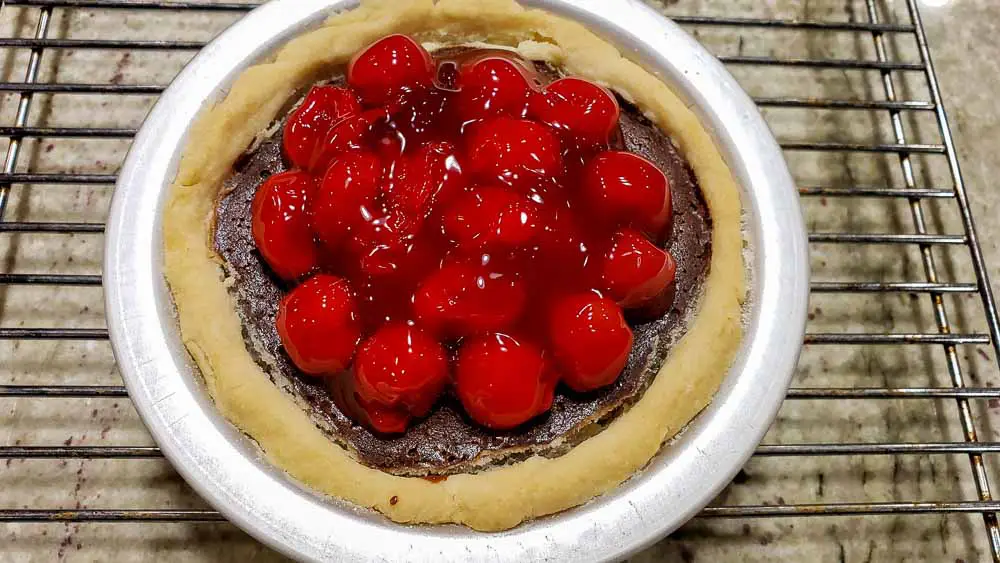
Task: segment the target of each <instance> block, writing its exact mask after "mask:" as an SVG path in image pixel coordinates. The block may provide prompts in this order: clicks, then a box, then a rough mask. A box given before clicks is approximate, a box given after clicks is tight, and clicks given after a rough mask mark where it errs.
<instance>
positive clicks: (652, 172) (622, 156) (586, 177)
mask: <svg viewBox="0 0 1000 563" xmlns="http://www.w3.org/2000/svg"><path fill="white" fill-rule="evenodd" d="M582 192H583V197H584V199H585V201H586V203H587V206H588V207H589V208H590V209H591V211H592V213H593V214H594V215H595V216H597V217H602V218H607V219H608V220H609V221H613V222H614V223H615V224H618V225H622V224H631V225H634V226H635V227H637V228H639V229H641V230H644V231H647V232H649V233H650V234H652V235H653V236H654V237H657V236H659V235H660V234H661V233H662V232H663V231H664V230H665V227H666V226H667V224H668V223H669V222H670V217H671V214H672V209H671V198H670V186H669V183H668V181H667V176H666V175H665V174H664V173H663V172H662V171H661V170H660V169H659V168H657V167H656V165H655V164H653V163H652V162H650V161H648V160H646V159H645V158H643V157H641V156H639V155H637V154H632V153H630V152H624V151H607V152H603V153H601V154H599V155H597V156H596V157H594V158H593V159H592V160H591V161H590V162H589V163H588V164H587V166H586V168H585V169H584V174H583V182H582Z"/></svg>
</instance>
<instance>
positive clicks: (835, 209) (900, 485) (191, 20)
mask: <svg viewBox="0 0 1000 563" xmlns="http://www.w3.org/2000/svg"><path fill="white" fill-rule="evenodd" d="M205 3H211V2H205ZM919 3H920V6H921V14H922V16H923V18H924V22H925V24H926V30H927V34H928V37H929V42H930V47H931V51H932V55H933V58H934V63H935V65H936V67H937V71H938V76H939V78H940V82H941V90H942V93H943V97H944V101H945V105H946V107H947V109H948V113H949V117H950V120H951V125H952V128H953V132H954V135H955V143H956V148H957V151H958V155H959V158H960V160H961V164H962V170H963V172H964V175H965V180H966V183H967V186H968V191H969V197H970V199H971V202H972V207H973V210H974V213H975V216H976V218H977V220H978V225H979V233H980V235H981V239H982V244H983V250H984V252H985V256H986V260H987V262H988V264H989V265H990V266H989V270H990V274H991V276H992V278H993V284H994V290H995V291H996V290H1000V283H998V282H1000V246H998V241H1000V221H997V217H998V215H1000V193H998V192H997V191H996V189H995V186H994V185H993V184H994V178H995V177H996V176H997V175H998V173H1000V164H998V159H997V158H996V157H995V154H996V152H997V150H998V147H1000V104H998V103H997V101H996V97H995V95H994V93H993V90H994V88H993V83H994V82H996V80H997V79H998V78H1000V69H998V66H997V65H998V63H997V61H998V60H1000V45H998V43H997V42H996V41H995V35H994V32H996V31H998V30H997V26H998V23H997V22H1000V4H997V3H996V2H992V1H990V0H952V1H948V0H920V2H919ZM656 4H657V6H658V7H660V8H661V9H663V10H665V11H666V12H667V13H668V14H675V15H715V16H723V15H724V16H738V17H748V18H768V19H782V20H817V21H867V18H868V14H867V10H866V8H865V2H864V1H863V0H812V1H801V2H799V1H792V0H668V1H666V2H662V3H656ZM877 5H878V14H879V17H880V18H881V20H882V21H886V22H898V23H908V22H909V21H910V19H909V15H908V13H907V9H906V2H905V1H903V0H879V1H878V2H877ZM38 13H39V12H38V9H37V8H26V7H17V6H10V5H5V6H3V7H2V8H0V38H10V37H31V36H32V35H33V34H34V32H35V26H36V22H37V19H38ZM238 15H239V14H238V13H236V12H227V11H213V12H209V11H187V12H184V13H177V12H169V11H162V10H137V11H132V10H113V9H99V8H80V9H63V8H58V9H56V10H55V11H54V12H53V16H52V20H51V24H50V27H49V34H48V36H49V37H50V38H73V39H142V40H147V41H152V40H172V41H179V40H183V41H195V42H199V41H205V40H207V39H209V38H211V37H212V36H213V35H214V34H216V33H218V32H219V31H220V30H222V29H223V28H224V27H225V26H226V25H227V24H228V23H229V22H232V21H233V20H235V19H236V18H237V17H238ZM689 29H690V30H691V31H692V32H693V33H695V34H696V35H697V37H698V38H699V39H700V40H702V41H703V42H704V43H705V44H706V45H707V46H708V47H709V48H710V49H711V50H712V51H713V52H715V53H717V54H719V55H724V56H751V57H752V56H774V57H780V58H807V59H856V58H859V57H860V58H865V59H869V60H871V59H874V58H875V50H874V46H873V45H874V44H873V41H872V36H871V35H870V34H868V33H852V32H815V31H806V30H801V29H797V30H796V29H791V30H789V29H785V30H781V29H765V28H760V27H754V28H744V27H732V26H705V25H701V26H690V27H689ZM887 40H888V50H889V54H890V57H891V58H892V59H893V60H898V61H904V62H919V60H920V59H919V53H918V51H917V45H916V42H915V41H914V39H913V36H912V35H911V34H908V33H899V34H888V35H887ZM2 45H8V43H2V44H0V55H2V59H0V73H2V75H3V78H2V80H3V81H4V82H20V81H23V79H24V76H25V66H26V63H27V60H28V51H27V49H23V48H11V47H4V46H2ZM192 53H193V51H192V50H190V49H170V50H165V49H147V50H133V51H124V50H116V49H83V48H67V49H60V50H56V49H46V50H45V52H44V55H43V56H42V59H41V67H40V74H39V77H38V80H39V81H40V82H58V83H103V84H119V85H147V84H161V85H162V84H166V83H167V82H169V80H170V78H171V77H172V76H173V75H174V74H176V72H177V71H178V70H179V69H180V68H181V67H182V66H183V64H184V62H186V61H187V60H188V59H189V58H190V56H191V54H192ZM731 69H732V71H733V73H734V75H735V76H736V77H737V79H738V80H739V81H740V82H741V83H742V84H743V85H744V87H745V88H746V89H747V90H748V91H749V92H750V93H751V94H752V95H754V96H757V97H761V98H767V97H778V96H795V97H803V98H804V97H814V98H834V99H861V100H882V99H884V93H883V89H882V88H883V86H882V83H881V79H880V76H879V74H878V72H872V71H864V70H844V69H837V68H834V69H816V68H804V67H803V68H789V67H778V66H761V65H748V64H734V65H732V66H731ZM893 74H894V79H895V80H896V87H897V89H898V91H899V95H900V97H902V98H905V99H912V100H924V101H926V100H929V99H930V94H929V92H928V88H927V83H926V81H925V80H924V77H923V75H922V74H921V73H920V72H912V71H900V72H895V73H893ZM0 90H3V91H2V92H0V127H5V126H11V125H13V124H14V119H15V114H16V109H17V105H18V100H19V96H18V94H17V93H13V92H10V89H9V88H8V89H0ZM154 101H155V96H152V95H148V94H144V93H142V92H139V91H134V92H133V93H132V94H129V95H127V96H111V95H107V94H101V93H90V94H74V95H69V94H37V95H36V96H35V99H34V101H33V103H32V106H31V111H30V113H29V119H28V125H29V126H35V127H98V128H134V127H137V126H138V125H139V124H140V123H141V120H142V116H143V115H145V113H146V112H147V111H148V109H149V107H150V106H151V104H152V103H153V102H154ZM764 112H765V115H766V117H767V119H768V121H769V123H770V124H771V126H772V127H773V129H774V131H775V133H776V135H777V136H778V137H779V139H780V140H781V141H783V142H786V143H796V142H842V143H861V144H872V143H892V142H894V138H893V132H892V129H891V122H890V119H889V114H888V112H886V111H884V110H878V111H846V110H818V109H788V108H767V109H765V110H764ZM903 127H904V131H905V133H906V136H907V141H908V142H909V143H913V144H917V143H919V144H929V145H936V144H939V143H941V142H942V141H941V137H940V134H939V132H938V129H937V126H936V121H935V117H934V114H933V113H932V112H922V111H913V112H906V114H905V118H904V120H903ZM8 143H9V139H8V138H0V150H2V151H6V149H7V145H8ZM127 149H128V139H127V138H121V136H120V135H111V136H108V137H107V138H102V139H93V138H88V139H75V138H68V137H57V136H50V137H47V138H34V137H32V138H28V139H27V140H26V142H25V144H24V146H23V148H22V152H21V155H20V157H19V158H18V160H17V167H16V170H17V172H19V173H53V172H71V173H77V174H112V173H114V172H115V171H116V169H117V167H118V166H119V165H120V163H121V160H122V158H123V156H124V154H125V152H126V151H127ZM787 155H788V160H789V164H790V166H791V168H792V171H793V173H794V175H795V177H796V180H797V181H798V182H799V184H800V185H801V186H803V187H808V186H841V187H847V186H886V185H889V186H893V187H904V183H903V176H902V174H901V172H900V166H899V160H898V158H897V156H896V155H894V154H873V153H866V152H851V153H843V152H829V151H805V150H789V151H788V152H787ZM913 165H914V169H915V177H916V184H917V186H918V187H921V188H939V189H945V190H947V189H950V188H951V187H952V185H953V182H952V179H951V176H950V174H949V170H948V167H947V160H946V159H945V158H944V157H943V156H941V155H935V154H927V155H917V156H914V158H913ZM34 180H37V183H30V184H29V183H24V184H15V185H14V186H13V187H12V189H11V191H10V201H9V203H8V205H7V209H6V212H5V213H4V215H3V216H2V217H0V219H2V220H4V221H7V222H18V221H44V222H63V221H68V222H101V221H103V220H104V218H105V215H106V212H107V206H108V203H109V201H110V195H111V188H110V186H108V185H106V184H104V185H102V184H100V183H97V181H98V180H101V178H94V179H93V180H94V181H95V183H93V184H85V185H65V184H57V183H51V184H49V183H44V182H45V179H44V178H36V179H34ZM34 180H33V181H34ZM803 206H804V209H805V213H806V218H807V221H808V224H809V227H810V230H811V231H813V232H864V233H912V232H914V228H913V223H912V218H911V210H910V207H909V204H908V203H907V201H906V200H899V199H884V198H883V199H878V198H843V197H806V198H804V199H803ZM923 211H924V213H925V214H926V217H927V224H928V230H929V232H931V233H945V234H961V233H962V232H963V231H962V224H961V222H960V216H959V214H958V213H957V207H956V205H955V202H954V200H953V199H950V198H940V199H925V200H924V202H923ZM102 242H103V240H102V237H101V236H100V235H99V234H86V233H77V234H61V235H53V234H30V233H25V234H19V235H15V234H11V233H4V232H2V231H0V275H3V274H10V273H13V274H80V275H95V274H99V273H100V260H101V246H102ZM811 251H812V252H811V256H812V267H813V274H814V279H815V280H816V281H820V282H851V281H866V282H873V281H874V282H879V281H904V280H905V281H926V278H925V277H924V271H923V267H922V263H921V256H920V253H919V249H918V248H917V247H916V246H914V245H906V244H895V245H842V244H822V243H818V244H814V245H812V247H811ZM933 256H934V259H935V261H936V265H937V267H938V270H939V277H940V281H942V282H974V281H975V275H974V273H973V271H972V269H971V261H970V259H969V253H968V250H967V249H966V247H964V246H962V245H952V246H938V247H935V248H934V250H933ZM944 304H945V306H946V308H947V312H948V315H949V318H950V321H951V322H952V323H953V325H954V327H953V328H954V331H955V332H959V333H985V332H986V323H985V317H984V314H983V310H982V305H981V302H980V301H979V299H978V296H977V295H976V294H975V293H956V294H949V295H946V296H945V297H944ZM103 313H104V311H103V303H102V299H101V290H100V287H99V286H94V285H82V286H67V285H43V286H35V285H30V286H29V285H24V284H4V283H3V281H2V278H0V329H6V328H23V327H93V328H101V327H103V326H104V320H103ZM809 331H810V332H812V333H838V332H851V331H854V332H862V331H867V332H873V331H881V332H897V333H902V332H924V333H933V332H936V326H935V324H934V314H933V309H932V306H931V301H930V298H929V297H928V296H927V295H926V294H909V293H906V292H894V293H871V294H862V295H847V294H843V293H817V294H815V295H814V296H813V299H812V302H811V305H810V324H809ZM957 357H958V361H959V365H960V367H961V369H962V372H963V374H964V376H965V378H966V382H967V384H968V385H969V386H973V387H993V386H1000V374H998V373H997V364H996V359H995V358H994V353H993V349H992V348H991V347H990V346H989V345H967V346H961V347H959V348H958V350H957ZM945 359H946V358H945V353H944V351H943V349H942V348H941V347H940V346H908V347H898V346H840V345H810V346H807V347H806V348H805V350H804V352H803V354H802V360H801V363H800V366H799V370H798V373H797V376H796V380H795V383H794V385H795V386H796V387H827V388H830V387H833V388H845V387H887V386H888V387H948V386H950V385H951V383H950V380H949V376H948V371H947V365H946V362H945ZM120 383H121V381H120V378H119V376H118V374H117V371H116V368H115V366H114V361H113V358H112V356H111V351H110V346H109V345H108V343H107V342H106V341H86V340H46V341H27V340H17V339H12V338H0V385H10V384H15V385H29V384H31V385H48V384H51V385H120ZM972 405H973V409H972V410H973V413H974V415H975V417H976V424H977V429H978V431H979V434H980V439H981V440H982V441H986V442H994V441H996V435H995V432H996V431H997V429H1000V412H996V411H997V410H998V409H1000V401H997V400H991V401H985V400H983V401H975V402H973V403H972ZM961 440H962V432H961V428H960V426H959V425H958V422H957V417H956V406H955V403H954V401H951V400H929V399H906V400H902V399H900V400H895V399H891V400H890V399H881V400H857V399H856V400H841V401H830V400H823V401H817V400H789V401H787V402H786V403H785V405H784V407H783V408H782V410H781V413H780V415H779V419H778V421H777V423H776V424H775V426H774V427H773V428H772V430H771V432H770V433H769V434H768V436H767V438H765V443H767V444H804V443H844V442H848V443H856V442H867V443H913V442H954V441H961ZM28 445H34V446H46V445H48V446H53V445H91V446H111V445H152V442H151V440H150V438H149V436H148V434H147V432H146V431H145V429H144V428H143V425H142V422H141V421H140V420H139V418H138V416H137V415H136V413H135V412H134V410H133V409H132V407H131V404H130V403H129V401H128V400H127V399H125V398H75V399H56V398H50V399H31V398H20V399H18V398H9V397H8V398H0V448H2V447H9V446H28ZM0 451H2V450H0ZM985 457H986V463H987V465H988V469H989V472H990V477H991V479H992V483H993V485H994V490H996V489H997V483H998V482H1000V481H998V479H1000V472H998V471H997V467H1000V459H997V456H996V455H995V454H987V455H986V456H985ZM974 498H975V488H974V486H973V481H972V479H971V472H970V468H969V463H968V457H967V456H964V455H959V454H940V455H930V454H925V455H900V456H892V455H870V456H809V457H790V456H758V457H755V458H753V459H752V460H751V461H750V463H749V464H748V465H747V466H746V468H745V469H744V471H743V472H741V473H740V475H739V476H738V478H737V479H736V481H735V483H734V484H733V485H731V486H730V487H729V488H727V489H726V490H725V491H724V492H723V493H722V494H721V495H720V497H719V498H718V499H717V500H716V501H715V504H718V505H722V504H725V505H772V506H774V505H793V504H813V503H828V502H888V501H912V500H924V501H934V500H937V501H957V500H971V499H974ZM27 507H31V508H53V509H54V508H69V509H72V508H81V507H82V508H202V507H204V504H203V503H202V501H201V500H200V499H198V498H197V496H196V495H195V494H194V493H193V492H191V490H190V489H189V488H188V487H187V486H186V485H185V484H184V483H183V481H182V480H181V479H180V478H179V477H178V476H177V474H176V472H175V471H174V470H173V469H172V468H171V467H170V466H169V464H167V463H166V462H165V461H164V460H162V459H156V458H154V459H142V460H114V459H105V460H100V459H97V460H80V459H63V460H59V459H55V460H53V459H29V460H24V459H16V458H9V457H8V458H7V459H3V458H0V510H3V509H15V508H27ZM988 558H989V556H988V544H987V542H986V534H985V532H984V527H983V522H982V518H981V517H980V516H979V515H978V514H970V515H959V514H949V515H940V514H931V515H906V516H903V515H889V516H879V517H794V518H783V519H767V520H758V519H745V518H738V519H726V520H722V519H696V520H694V521H692V522H691V523H689V524H688V525H686V526H685V527H683V528H682V529H681V530H679V531H677V532H676V533H675V534H674V535H673V536H672V537H670V538H668V539H665V540H663V541H662V542H660V543H659V544H657V545H655V546H653V547H652V548H650V549H648V550H647V551H645V552H643V553H641V554H639V555H637V556H636V557H635V559H634V560H635V561H641V562H652V561H685V562H688V561H712V562H714V561H755V562H757V561H759V562H763V561H779V560H780V561H785V560H791V561H822V562H825V561H831V562H837V561H839V562H858V563H861V562H872V561H917V560H922V561H947V562H952V561H954V562H960V561H964V562H972V561H981V560H987V559H988ZM56 560H60V561H61V560H67V561H120V562H125V561H154V560H155V561H161V560H184V561H250V560H253V561H272V560H280V557H279V556H278V555H276V554H275V553H273V552H271V551H270V550H268V549H267V548H265V547H263V546H261V545H260V544H258V543H257V542H256V541H254V540H253V539H251V538H249V537H248V536H246V535H245V534H243V533H242V532H240V531H239V530H237V529H236V528H234V527H233V526H231V525H228V524H224V523H218V524H184V523H171V524H157V525H140V524H64V523H45V524H23V523H5V524H0V561H56Z"/></svg>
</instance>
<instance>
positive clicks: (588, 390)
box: [250, 35, 707, 438]
mask: <svg viewBox="0 0 1000 563" xmlns="http://www.w3.org/2000/svg"><path fill="white" fill-rule="evenodd" d="M553 78H554V77H553V76H550V75H546V74H545V73H544V72H541V71H540V69H539V68H538V66H537V65H534V64H532V63H528V62H525V61H524V60H523V59H521V58H520V57H518V56H517V55H516V54H513V53H508V52H506V51H500V50H484V49H452V50H445V51H440V52H437V53H435V56H431V54H430V53H428V52H427V51H426V50H425V49H424V48H423V47H422V46H421V45H420V44H419V43H417V42H416V41H414V40H413V39H411V38H409V37H407V36H404V35H392V36H388V37H385V38H383V39H381V40H379V41H377V42H375V43H373V44H372V45H370V46H369V47H368V48H366V49H365V50H363V51H361V52H359V53H358V54H357V55H355V57H354V58H353V59H352V60H351V62H350V64H349V65H348V68H347V72H346V83H343V84H340V85H333V84H324V85H317V86H314V87H313V88H312V89H311V90H309V92H308V93H307V94H306V96H305V98H304V99H303V100H302V102H301V103H300V104H299V105H298V106H297V107H296V108H295V109H293V110H292V112H291V113H290V114H289V116H288V117H287V119H286V120H285V122H284V125H283V131H282V133H281V152H282V156H283V161H284V163H285V164H286V165H287V169H286V170H284V171H281V172H279V173H276V174H272V175H270V176H269V177H267V178H266V179H265V180H264V181H263V183H262V184H261V185H260V186H259V187H258V188H257V189H256V192H255V195H254V196H253V200H252V208H251V224H250V232H251V234H252V238H253V243H254V245H255V247H256V250H257V251H258V252H259V255H260V257H261V258H262V259H263V261H264V263H266V265H267V267H268V268H269V270H270V272H269V273H270V275H272V276H273V277H274V278H276V279H277V280H280V281H278V284H279V285H280V287H282V288H283V292H282V293H283V295H282V297H281V300H280V303H279V304H278V306H277V311H276V315H275V316H274V327H275V329H276V332H277V335H278V337H279V339H280V344H281V346H282V349H283V351H284V354H286V355H287V358H288V359H289V360H290V362H291V363H292V364H293V365H294V366H295V368H297V369H298V370H299V371H300V372H301V373H303V374H306V376H307V377H310V378H315V380H316V381H317V382H320V383H322V385H323V386H324V387H325V388H326V389H327V390H328V392H329V396H330V397H331V398H332V400H333V403H334V404H335V405H336V407H337V409H338V410H339V411H340V412H341V413H343V414H345V415H346V416H348V417H349V418H350V419H352V420H353V422H355V423H357V424H360V425H363V426H364V427H366V428H367V429H368V430H369V431H371V432H372V435H373V436H374V437H375V438H378V437H379V436H382V437H387V438H388V437H391V436H393V435H399V434H403V433H405V432H407V430H408V428H410V427H411V426H413V425H414V424H417V423H419V422H420V421H421V420H423V419H424V418H426V417H428V415H429V414H431V413H432V412H433V411H434V410H435V408H436V406H437V405H439V404H440V403H441V402H442V400H443V399H446V400H450V401H451V402H452V403H454V404H457V405H459V406H460V408H461V410H462V414H463V415H464V416H465V417H468V418H469V419H471V421H472V422H473V424H475V425H478V426H480V427H482V428H484V429H487V430H489V431H496V432H506V431H514V430H516V429H518V428H522V427H524V426H525V425H528V424H530V423H531V422H532V421H533V420H536V419H538V418H539V417H543V416H545V415H546V413H547V412H548V411H549V410H550V408H552V405H553V400H554V398H555V397H557V395H558V394H561V393H565V394H581V395H587V394H598V393H600V392H601V390H603V389H607V388H609V387H611V386H613V385H614V384H615V383H616V382H617V380H618V379H619V377H620V375H621V374H622V373H623V370H624V369H625V368H626V364H627V363H628V361H629V357H630V353H631V352H632V351H633V344H634V342H635V337H634V335H633V327H634V326H635V325H636V324H637V323H642V322H644V321H648V320H651V319H658V318H662V317H664V315H665V314H666V313H667V312H668V311H670V310H671V307H672V306H673V305H674V301H675V295H676V293H677V279H676V278H677V275H678V263H677V261H675V258H674V256H672V254H671V252H670V251H669V250H665V248H671V244H670V243H671V238H672V233H673V231H674V230H675V226H674V223H675V221H674V209H673V203H674V202H673V198H672V186H671V182H670V180H669V179H668V176H667V174H665V173H664V171H663V170H662V169H661V166H658V165H657V164H656V163H654V162H652V161H651V160H650V159H647V158H645V157H644V156H642V155H640V154H637V151H632V152H630V151H628V150H625V144H624V143H623V141H622V126H621V125H620V119H622V120H623V118H622V108H621V104H620V102H619V99H618V98H617V97H616V96H615V95H614V94H612V93H611V92H609V91H608V90H606V89H604V88H602V87H601V86H599V85H597V84H594V83H592V82H589V81H586V80H583V79H580V78H575V77H561V78H557V79H555V80H553ZM622 122H624V121H622ZM667 142H669V141H667ZM702 205H703V203H702ZM682 211H685V210H682ZM705 262H707V261H705ZM702 267H704V265H703V266H702ZM557 390H558V392H557Z"/></svg>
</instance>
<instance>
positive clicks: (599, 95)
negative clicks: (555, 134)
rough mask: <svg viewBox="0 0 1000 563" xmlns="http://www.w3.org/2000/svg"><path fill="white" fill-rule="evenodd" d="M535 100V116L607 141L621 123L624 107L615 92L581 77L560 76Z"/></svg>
mask: <svg viewBox="0 0 1000 563" xmlns="http://www.w3.org/2000/svg"><path fill="white" fill-rule="evenodd" d="M532 101H533V103H532V108H531V114H532V115H533V116H534V117H537V118H538V119H540V120H541V121H544V122H545V123H548V124H549V125H551V126H553V127H555V128H557V129H560V130H565V131H569V132H570V133H572V134H574V135H576V136H578V137H581V138H583V139H586V140H588V141H591V142H600V143H607V142H608V139H609V138H610V136H611V132H612V131H613V130H614V128H615V127H616V126H617V125H618V116H619V114H620V110H619V108H618V101H617V100H616V99H615V97H614V95H613V94H612V93H611V92H609V91H608V90H606V89H604V88H602V87H601V86H598V85H597V84H594V83H593V82H589V81H587V80H583V79H581V78H573V77H567V78H560V79H559V80H556V81H555V82H553V83H551V84H549V85H548V86H546V87H545V94H544V95H543V96H540V97H535V98H533V100H532Z"/></svg>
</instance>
